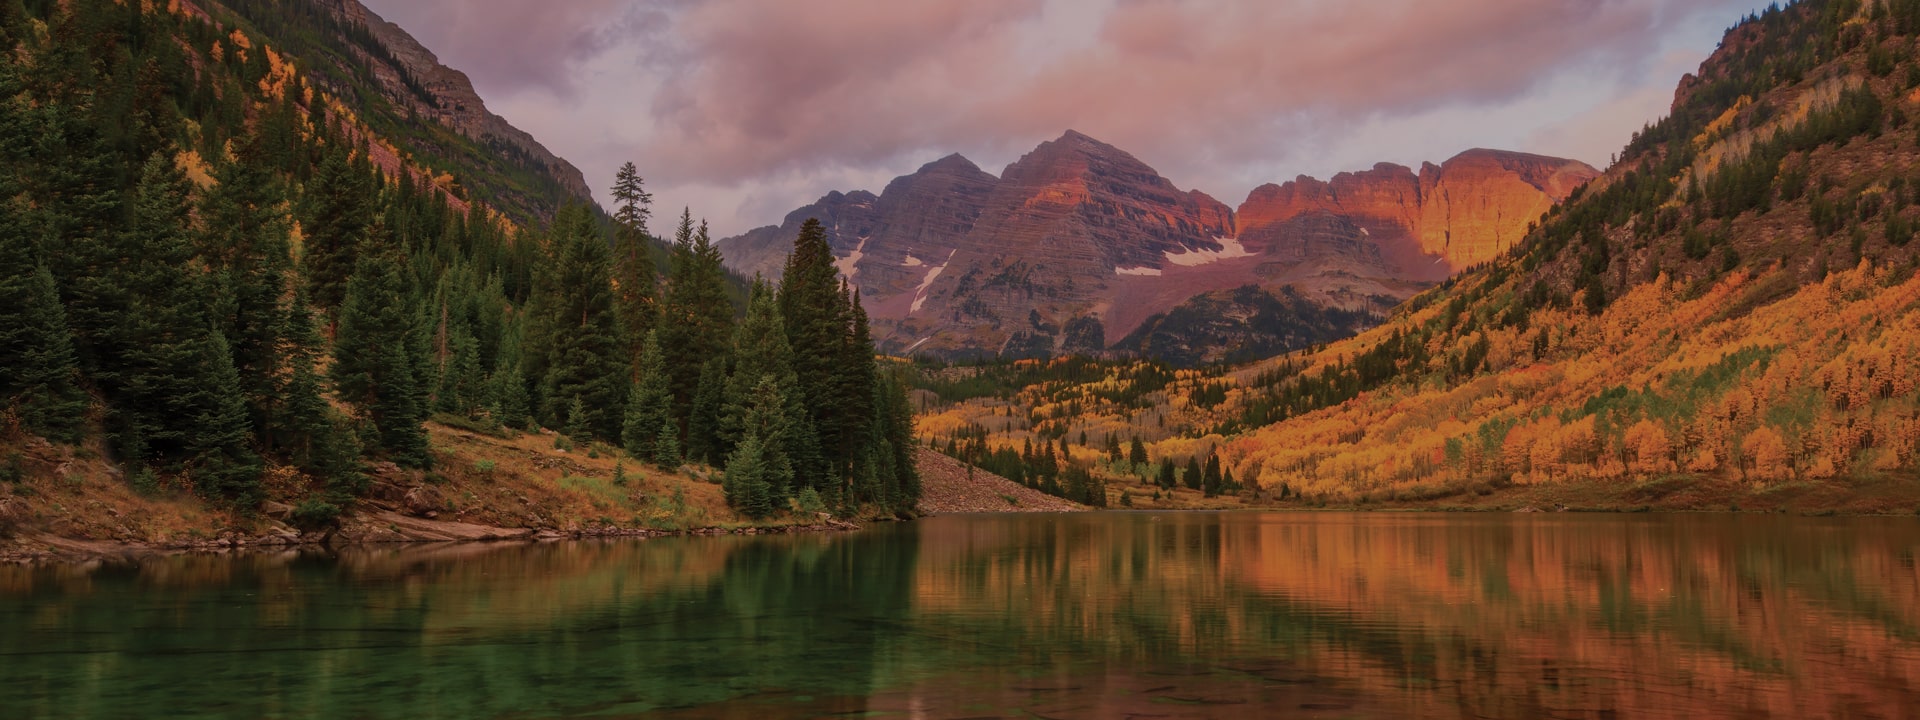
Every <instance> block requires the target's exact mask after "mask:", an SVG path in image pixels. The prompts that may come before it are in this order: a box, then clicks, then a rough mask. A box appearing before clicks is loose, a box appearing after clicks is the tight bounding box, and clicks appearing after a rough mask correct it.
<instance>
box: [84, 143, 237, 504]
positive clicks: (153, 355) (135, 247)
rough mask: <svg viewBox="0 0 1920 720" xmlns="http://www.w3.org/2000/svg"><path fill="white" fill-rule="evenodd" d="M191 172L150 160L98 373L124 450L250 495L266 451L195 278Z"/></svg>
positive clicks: (122, 244)
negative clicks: (119, 301)
mask: <svg viewBox="0 0 1920 720" xmlns="http://www.w3.org/2000/svg"><path fill="white" fill-rule="evenodd" d="M187 188H188V185H187V182H186V179H185V178H184V177H182V176H181V174H180V172H179V171H178V170H177V169H175V168H174V166H173V163H172V162H170V161H169V160H168V159H167V158H165V157H164V156H160V155H156V156H154V157H153V158H152V159H150V160H149V161H148V162H147V164H146V166H145V168H144V170H143V172H142V175H141V181H140V185H139V186H138V188H137V189H136V191H135V193H134V196H133V203H132V205H133V217H132V222H131V223H130V224H129V226H128V228H127V231H126V232H125V233H124V234H122V235H119V236H117V238H116V241H114V243H113V247H114V249H113V250H112V251H110V252H109V253H108V255H109V256H110V257H113V258H115V262H113V263H111V268H110V269H108V270H107V271H106V275H105V276H103V277H101V278H98V281H99V282H100V283H102V284H104V285H110V286H112V287H115V288H118V289H119V291H120V292H121V293H124V294H123V295H122V296H121V297H123V298H125V301H126V304H125V305H124V306H122V307H120V308H118V309H117V310H115V311H112V313H111V314H113V315H114V316H115V317H116V319H117V321H116V322H115V324H114V326H113V328H112V330H111V332H110V333H109V336H110V337H111V338H112V342H110V343H103V344H102V345H101V346H100V358H99V360H98V362H99V365H100V368H99V370H98V371H96V372H95V374H94V377H95V378H96V381H97V382H99V383H100V386H101V391H102V392H103V393H104V394H105V395H106V396H107V398H108V402H109V405H110V406H111V407H112V408H113V412H112V413H111V415H110V419H109V423H108V430H109V433H110V434H111V436H112V437H113V440H114V444H115V446H116V447H117V448H118V449H119V451H120V453H121V455H122V457H123V458H125V459H126V460H128V461H131V462H133V463H136V464H148V463H158V464H161V465H162V466H166V467H173V466H175V465H182V466H185V467H187V468H188V469H189V475H190V476H191V477H193V479H194V481H195V484H196V485H197V487H198V489H199V490H200V491H201V492H202V493H205V494H207V495H211V496H218V497H226V498H231V499H234V500H238V501H240V502H242V503H250V502H251V501H252V500H254V499H256V498H257V496H258V493H259V473H260V459H259V457H258V456H256V455H255V454H254V450H253V448H252V443H251V442H250V441H251V440H252V439H253V436H252V432H251V423H250V420H249V419H248V415H247V406H246V402H245V396H244V394H243V393H242V392H241V389H240V381H239V374H238V373H237V372H236V370H235V369H234V366H233V358H232V356H231V354H230V353H231V349H230V348H229V347H228V346H227V344H226V342H225V338H223V337H222V336H221V335H220V333H219V331H218V330H216V329H214V327H213V325H212V323H211V322H209V319H208V317H207V309H206V305H205V297H206V293H205V289H204V282H203V281H200V280H197V279H196V274H195V270H194V269H193V267H192V262H193V256H192V249H191V245H190V240H189V238H190V237H191V234H190V229H189V226H188V218H189V214H190V206H189V204H188V189H187Z"/></svg>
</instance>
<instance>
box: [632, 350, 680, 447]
mask: <svg viewBox="0 0 1920 720" xmlns="http://www.w3.org/2000/svg"><path fill="white" fill-rule="evenodd" d="M670 382H672V377H671V376H670V375H668V373H667V363H666V357H665V354H664V353H662V352H661V350H660V334H659V332H658V331H655V332H650V333H647V337H646V340H645V342H643V343H642V344H641V351H640V379H639V384H637V385H635V386H634V387H633V392H632V393H631V394H630V395H629V396H628V398H627V408H626V415H625V419H624V421H623V424H622V428H621V432H620V442H621V445H623V446H625V447H626V450H627V453H628V454H630V455H632V456H634V457H635V458H639V459H642V460H646V459H651V458H653V457H654V445H655V444H656V443H657V442H659V438H660V427H661V425H663V424H665V423H666V422H668V421H670V420H672V419H673V415H672V407H673V390H672V388H671V387H670V386H669V385H668V383H670Z"/></svg>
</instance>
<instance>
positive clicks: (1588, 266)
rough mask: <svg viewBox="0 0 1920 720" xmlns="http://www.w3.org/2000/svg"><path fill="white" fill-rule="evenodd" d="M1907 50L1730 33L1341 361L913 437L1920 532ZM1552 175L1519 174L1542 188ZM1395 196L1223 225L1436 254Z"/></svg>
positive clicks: (1744, 28)
mask: <svg viewBox="0 0 1920 720" xmlns="http://www.w3.org/2000/svg"><path fill="white" fill-rule="evenodd" d="M1916 34H1920V3H1915V2H1897V3H1870V4H1863V3H1859V2H1845V1H1842V0H1828V1H1815V0H1807V1H1804V2H1799V3H1794V4H1791V5H1788V6H1786V7H1784V8H1781V7H1773V8H1769V9H1768V10H1767V11H1766V12H1764V13H1761V14H1757V15H1753V16H1750V17H1748V18H1746V19H1745V20H1744V21H1742V22H1741V23H1739V24H1738V25H1737V26H1735V27H1734V28H1732V29H1731V30H1729V31H1728V32H1727V34H1726V36H1725V38H1724V39H1723V40H1722V42H1721V44H1720V48H1719V50H1717V51H1716V52H1715V53H1714V54H1713V55H1712V56H1711V57H1710V58H1708V59H1707V60H1706V61H1705V62H1704V63H1703V64H1702V65H1701V66H1700V69H1699V71H1698V72H1697V73H1695V74H1690V75H1688V76H1686V77H1684V78H1682V79H1681V81H1680V83H1679V87H1678V88H1677V90H1676V92H1675V94H1674V101H1673V105H1672V108H1671V112H1670V114H1669V115H1668V116H1667V117H1666V118H1664V119H1662V120H1660V121H1659V122H1658V123H1655V124H1652V125H1649V126H1647V127H1646V129H1644V130H1643V131H1641V132H1639V133H1636V134H1635V136H1634V137H1633V138H1632V139H1631V141H1630V142H1628V144H1627V145H1626V147H1625V149H1624V150H1623V151H1622V152H1621V153H1620V155H1619V158H1620V159H1619V160H1618V162H1617V163H1616V164H1615V165H1614V166H1613V167H1611V168H1609V169H1608V171H1607V172H1606V173H1605V175H1604V176H1602V177H1600V178H1598V179H1596V180H1594V181H1592V182H1590V183H1588V184H1587V185H1586V186H1584V188H1582V189H1578V190H1575V191H1574V192H1573V193H1572V195H1570V196H1569V198H1568V199H1567V201H1566V202H1564V203H1562V204H1561V205H1560V206H1559V207H1557V208H1555V209H1553V210H1551V211H1549V213H1548V214H1547V216H1546V217H1545V218H1544V219H1543V221H1542V222H1541V224H1540V225H1539V227H1537V228H1535V229H1533V230H1532V231H1531V232H1528V233H1526V234H1525V236H1524V237H1523V238H1521V239H1520V240H1519V241H1518V243H1517V244H1516V245H1515V246H1514V247H1513V248H1512V250H1511V251H1509V252H1499V244H1498V243H1499V238H1497V237H1496V238H1493V239H1492V242H1494V244H1493V245H1491V246H1489V245H1487V244H1486V242H1487V241H1486V240H1485V239H1481V240H1476V241H1475V242H1472V243H1466V244H1465V248H1463V250H1470V251H1469V252H1468V254H1467V255H1464V256H1463V257H1462V258H1461V260H1460V261H1461V262H1464V263H1468V264H1470V265H1471V264H1473V263H1475V262H1478V263H1479V264H1477V265H1472V266H1471V267H1469V268H1468V269H1467V270H1465V271H1464V272H1462V273H1460V274H1458V275H1456V276H1454V277H1453V278H1451V279H1449V280H1447V281H1445V282H1443V283H1441V284H1440V285H1439V286H1438V287H1436V288H1434V289H1431V290H1428V291H1426V292H1423V293H1421V294H1420V295H1418V296H1416V297H1414V298H1412V299H1411V300H1409V301H1408V302H1406V303H1405V304H1403V305H1401V306H1399V307H1397V308H1396V309H1395V310H1394V311H1393V314H1392V316H1391V317H1390V318H1389V319H1388V320H1387V321H1386V322H1385V323H1384V324H1382V325H1381V326H1380V327H1377V328H1374V329H1372V330H1369V331H1367V332H1364V333H1362V334H1360V335H1358V336H1357V337H1354V338H1351V339H1348V340H1343V341H1340V342H1335V343H1332V344H1330V345H1328V346H1325V347H1323V348H1317V349H1314V350H1312V351H1308V352H1296V353H1291V354H1287V355H1284V356H1280V357H1275V358H1271V359H1268V360H1264V361H1260V362H1256V363H1253V364H1250V365H1243V366H1239V367H1233V368H1217V369H1210V370H1208V371H1205V372H1200V373H1194V374H1192V375H1189V376H1187V377H1184V378H1175V379H1168V378H1167V377H1165V376H1164V375H1159V374H1156V373H1155V372H1154V371H1153V370H1152V369H1151V366H1146V365H1143V364H1135V365H1123V366H1119V367H1116V368H1112V369H1110V370H1107V371H1106V372H1104V373H1102V372H1087V371H1084V370H1081V371H1078V372H1077V373H1076V374H1074V375H1072V376H1066V375H1059V376H1056V377H1048V378H1035V380H1036V382H1034V383H1032V384H1030V385H1028V386H1026V387H1025V388H1024V389H1022V388H1017V387H1012V388H1004V389H1002V390H1001V391H1000V392H998V393H997V394H998V396H1000V397H1012V398H1016V399H1017V400H1016V403H1017V404H1020V405H1023V406H1025V407H1026V408H1028V409H1030V410H1031V412H1022V411H1021V410H1018V409H1016V410H1013V411H1011V412H1009V411H1007V409H1006V408H1003V407H999V406H996V405H994V404H992V403H985V402H979V401H963V402H955V403H950V404H947V405H945V406H941V407H939V408H937V409H935V410H933V411H930V412H929V413H927V414H926V415H925V416H923V417H922V419H921V421H922V423H923V424H924V425H925V426H926V427H929V428H945V429H949V430H947V432H949V433H951V434H954V435H957V436H960V437H963V438H974V439H975V440H974V441H975V442H976V443H980V444H982V445H986V446H989V447H1017V446H1019V445H1020V444H1021V443H1022V442H1024V441H1029V440H1034V439H1036V438H1049V437H1052V438H1061V437H1075V436H1079V435H1082V434H1084V435H1088V436H1091V437H1096V438H1098V437H1104V436H1118V437H1122V438H1125V437H1128V436H1137V437H1141V438H1142V439H1143V440H1144V442H1145V443H1146V444H1147V446H1148V447H1150V448H1151V457H1152V458H1153V460H1154V461H1155V462H1159V461H1161V460H1162V459H1171V460H1173V461H1174V462H1183V461H1184V460H1185V458H1187V457H1190V456H1199V457H1204V456H1206V455H1209V454H1215V453H1217V455H1218V456H1219V457H1220V458H1221V460H1222V462H1223V464H1224V466H1225V467H1226V468H1228V469H1231V470H1232V471H1233V474H1234V476H1235V477H1237V478H1241V479H1243V481H1251V482H1250V485H1251V486H1253V487H1254V488H1256V490H1252V491H1250V492H1254V493H1257V494H1258V495H1259V496H1260V497H1263V498H1267V499H1284V500H1286V501H1287V502H1295V503H1305V504H1325V503H1338V504H1360V505H1367V504H1372V503H1426V504H1433V503H1446V504H1456V505H1463V506H1480V507H1492V508H1500V507H1505V508H1515V507H1525V506H1534V507H1546V506H1552V505H1567V506H1584V507H1594V508H1636V507H1640V508H1644V507H1656V508H1713V509H1728V508H1739V509H1754V508H1758V509H1763V510H1773V509H1781V510H1785V509H1808V510H1820V509H1829V510H1830V509H1841V510H1848V511H1855V512H1874V513H1889V512H1893V513H1901V514H1908V513H1912V512H1915V511H1916V510H1920V481H1916V477H1917V471H1920V275H1917V274H1916V270H1920V243H1915V242H1913V240H1914V237H1915V235H1916V234H1917V233H1920V177H1916V176H1915V175H1914V173H1913V167H1914V164H1915V162H1916V161H1917V160H1920V150H1917V149H1916V146H1915V142H1914V137H1915V136H1914V125H1913V124H1912V121H1911V118H1914V117H1916V116H1920V92H1916V90H1915V88H1916V87H1920V62H1916V61H1915V60H1914V58H1915V56H1916V53H1915V49H1916V48H1917V47H1920V37H1916ZM1489 160H1491V158H1486V159H1476V160H1475V161H1474V164H1473V165H1469V166H1467V167H1477V168H1490V167H1493V166H1495V165H1498V164H1499V163H1498V162H1489ZM1502 167H1509V168H1510V167H1511V166H1510V165H1503V166H1502ZM1547 170H1548V168H1545V167H1540V168H1538V169H1537V170H1534V171H1530V172H1523V173H1519V174H1521V175H1522V176H1525V177H1530V178H1532V181H1533V182H1532V183H1529V184H1533V183H1539V184H1536V185H1534V186H1535V187H1538V186H1539V185H1551V184H1553V183H1554V182H1557V181H1556V180H1554V176H1555V175H1556V174H1557V171H1556V172H1547ZM1472 172H1476V173H1479V172H1485V170H1474V171H1472ZM1450 174H1451V171H1450V170H1449V169H1447V168H1446V167H1445V166H1444V165H1443V166H1442V167H1441V168H1440V169H1439V171H1438V172H1436V173H1433V175H1435V181H1434V182H1433V184H1432V187H1434V188H1436V189H1437V188H1440V187H1443V186H1447V185H1449V180H1448V176H1449V175H1450ZM1426 175H1428V173H1426V172H1423V173H1422V178H1421V185H1420V186H1419V187H1423V188H1424V187H1426V180H1425V176H1426ZM1343 187H1344V188H1346V189H1343ZM1414 187H1416V186H1415V185H1413V184H1412V183H1410V182H1409V178H1408V177H1407V175H1406V174H1405V173H1403V172H1400V171H1399V170H1397V169H1393V168H1377V169H1376V170H1375V171H1373V172H1372V173H1370V174H1369V177H1365V178H1362V177H1359V176H1358V175H1356V176H1355V177H1352V178H1349V179H1347V180H1346V181H1344V185H1343V183H1342V181H1340V180H1339V179H1336V180H1335V181H1334V182H1332V183H1328V184H1326V185H1325V186H1324V188H1325V189H1322V188H1323V186H1320V185H1317V184H1315V185H1309V184H1307V183H1304V182H1296V183H1295V185H1294V188H1293V189H1292V190H1291V191H1289V190H1287V188H1286V187H1285V186H1282V187H1279V188H1275V189H1271V190H1266V191H1265V192H1257V193H1256V194H1257V195H1262V196H1263V198H1264V201H1263V203H1262V204H1261V207H1262V208H1277V209H1272V210H1263V211H1262V212H1259V213H1253V212H1248V209H1247V208H1244V207H1243V210H1242V213H1241V220H1242V225H1243V228H1244V227H1245V226H1246V225H1247V224H1249V222H1250V220H1249V218H1252V217H1284V216H1286V215H1287V214H1288V213H1290V212H1292V208H1298V207H1308V208H1314V209H1316V211H1318V210H1323V209H1325V208H1329V207H1334V208H1337V209H1339V210H1341V211H1343V212H1349V213H1352V214H1350V215H1348V216H1346V217H1350V218H1354V217H1357V218H1362V219H1358V220H1353V221H1352V222H1354V223H1355V224H1361V223H1373V225H1371V227H1378V226H1379V225H1380V224H1387V225H1395V226H1398V227H1402V228H1405V227H1412V228H1414V230H1413V231H1412V232H1411V233H1410V236H1411V237H1412V238H1414V239H1415V240H1416V241H1418V242H1422V243H1431V242H1432V240H1431V238H1434V237H1442V238H1444V237H1446V234H1445V232H1442V233H1440V234H1439V235H1437V236H1436V234H1435V233H1433V232H1432V231H1431V228H1432V226H1429V225H1428V224H1427V222H1428V220H1427V218H1430V217H1432V214H1430V213H1428V212H1427V211H1425V210H1424V209H1423V210H1422V212H1420V213H1418V214H1415V213H1412V212H1410V211H1409V210H1408V205H1407V203H1406V202H1405V198H1408V197H1410V196H1411V190H1412V188H1414ZM1364 188H1370V190H1367V191H1365V192H1362V191H1361V190H1362V189H1364ZM1449 195H1450V196H1449V198H1448V207H1450V208H1457V207H1458V206H1459V200H1460V199H1461V198H1462V197H1463V195H1462V194H1461V193H1459V192H1457V191H1453V192H1450V193H1449ZM1423 196H1425V197H1429V198H1431V194H1430V193H1424V192H1423ZM1331 197H1338V198H1343V199H1342V200H1340V201H1338V202H1336V201H1334V200H1329V199H1326V198H1331ZM1471 204H1472V201H1470V202H1469V205H1470V206H1471ZM1482 206H1483V207H1485V206H1488V205H1486V204H1483V205H1482ZM1356 207H1362V208H1366V210H1365V212H1357V213H1355V212H1353V209H1354V208H1356ZM1504 212H1505V211H1502V213H1503V216H1504ZM1446 215H1447V213H1441V216H1443V217H1445V216H1446ZM1452 217H1454V218H1458V217H1459V215H1458V214H1457V213H1456V214H1454V215H1453V216H1452ZM1253 222H1258V221H1253ZM1443 227H1446V228H1447V229H1450V230H1452V243H1451V244H1450V245H1447V246H1446V247H1447V248H1448V249H1449V250H1450V249H1451V248H1452V247H1453V246H1454V245H1462V244H1463V243H1462V242H1461V241H1462V237H1461V235H1462V231H1461V230H1459V229H1454V226H1453V225H1452V224H1451V222H1450V224H1449V225H1447V226H1443ZM1460 227H1471V225H1464V224H1463V225H1461V226H1460ZM1249 235H1250V233H1248V232H1247V231H1246V230H1244V229H1243V231H1242V238H1243V241H1244V240H1245V238H1247V237H1248V236H1249ZM1424 247H1426V248H1429V249H1434V248H1438V247H1440V246H1435V245H1431V244H1427V245H1424ZM1489 251H1491V252H1493V253H1494V254H1493V255H1492V256H1491V257H1490V258H1484V259H1482V260H1475V259H1474V258H1475V255H1474V253H1480V252H1489ZM1088 378H1093V379H1088ZM1043 407H1046V408H1057V407H1065V408H1071V409H1072V411H1071V412H1070V413H1058V412H1053V411H1050V410H1049V411H1045V412H1043V411H1042V408H1043ZM1009 416H1010V417H1013V418H1028V419H1031V421H1030V422H1029V421H1027V420H1018V421H1016V422H1011V423H1010V422H1007V421H1006V420H1005V418H1007V417H1009ZM989 429H991V430H989ZM936 432H938V431H936ZM1109 483H1110V486H1112V485H1119V484H1120V481H1119V480H1117V479H1110V480H1109Z"/></svg>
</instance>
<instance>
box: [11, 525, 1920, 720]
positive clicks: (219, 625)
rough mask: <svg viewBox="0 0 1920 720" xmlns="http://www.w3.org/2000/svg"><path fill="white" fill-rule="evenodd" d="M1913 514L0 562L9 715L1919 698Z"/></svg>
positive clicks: (1879, 702)
mask: <svg viewBox="0 0 1920 720" xmlns="http://www.w3.org/2000/svg"><path fill="white" fill-rule="evenodd" d="M1916 553H1920V521H1917V520H1914V519H1891V518H1887V519H1880V518H1785V517H1770V516H1715V515H1676V516H1658V515H1635V516H1569V515H1440V514H1421V515H1398V514H1293V513H1235V514H1204V513H1194V514H1168V513H1096V514H1080V515H1039V516H952V517H940V518H933V519H929V520H924V521H919V522H914V523H905V524H899V525H890V526H882V527H876V528H873V529H869V530H865V531H861V532H856V533H849V534H841V535H813V536H794V537H784V536H783V537H722V538H684V539H664V540H636V541H608V542H562V543H551V544H540V545H464V546H440V547H410V548H386V549H372V550H356V551H350V552H344V553H341V554H338V555H323V554H311V553H309V554H298V553H288V554H284V555H245V556H238V557H175V558H163V559H154V560H150V561H146V562H143V563H140V564H138V565H135V566H98V565H94V566H41V567H31V568H24V567H14V568H0V717H4V718H42V717H78V718H120V717H169V718H194V717H206V718H296V717H326V718H541V717H605V718H619V717H666V718H708V717H713V718H734V717H738V718H755V719H756V720H767V719H770V718H784V717H915V718H920V717H924V718H961V717H974V718H978V717H1023V718H1024V717H1047V718H1105V717H1127V716H1137V717H1168V718H1181V717H1411V716H1419V717H1460V718H1467V717H1496V718H1506V717H1511V718H1533V717H1596V718H1598V717H1619V718H1633V717H1648V716H1656V717H1657V716H1673V715H1689V716H1695V717H1886V718H1901V717H1920V571H1917V570H1916V568H1915V556H1916Z"/></svg>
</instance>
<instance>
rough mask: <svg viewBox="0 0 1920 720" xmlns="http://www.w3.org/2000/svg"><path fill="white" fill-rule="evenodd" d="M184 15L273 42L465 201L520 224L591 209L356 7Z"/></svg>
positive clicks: (495, 119) (537, 151)
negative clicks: (567, 205) (228, 17)
mask: <svg viewBox="0 0 1920 720" xmlns="http://www.w3.org/2000/svg"><path fill="white" fill-rule="evenodd" d="M181 5H182V7H183V11H184V12H190V13H197V14H199V15H202V16H206V15H208V11H212V12H213V14H214V15H225V14H226V13H229V12H230V13H232V14H233V15H234V16H237V17H236V19H238V20H240V21H241V23H243V25H244V26H247V27H251V28H253V29H255V30H257V31H259V32H260V33H261V34H263V35H266V36H270V37H272V38H273V39H274V41H275V43H276V44H277V45H278V47H279V48H280V51H281V52H284V53H286V54H287V55H288V56H289V57H291V58H295V59H296V63H297V65H298V67H299V70H300V71H301V72H302V73H303V74H304V76H305V78H306V79H307V80H308V81H309V82H311V83H312V84H313V85H314V86H315V87H317V88H319V89H321V90H324V91H326V92H327V93H328V94H330V95H332V96H334V97H336V98H338V99H339V101H340V102H341V103H342V109H343V110H346V111H348V112H351V113H352V114H353V115H355V116H357V117H358V118H359V119H360V120H362V121H364V122H366V123H367V124H368V126H369V129H370V130H372V131H373V133H374V134H376V135H378V136H380V137H382V138H384V139H386V140H387V141H388V142H391V143H393V144H394V145H395V146H396V147H397V148H401V149H403V150H402V152H404V153H405V154H406V155H408V156H410V157H409V158H408V159H409V160H411V161H412V162H413V163H416V164H418V165H419V166H421V167H422V169H424V170H425V171H426V172H428V173H429V174H430V175H431V176H432V177H434V178H435V182H437V183H439V184H440V185H441V186H442V187H443V188H446V189H448V190H451V191H453V192H454V193H455V194H456V195H457V196H459V197H460V198H461V199H462V200H464V199H465V198H466V197H467V196H468V195H469V194H471V195H472V196H473V197H474V199H478V200H481V201H483V202H485V203H486V204H488V205H490V206H492V207H494V208H496V209H497V210H499V211H500V212H503V213H505V214H506V215H507V216H509V217H511V218H513V219H514V220H515V221H516V222H519V223H522V224H526V223H534V222H544V221H545V219H546V218H550V217H552V215H553V212H554V210H555V209H556V208H558V206H559V205H560V204H561V203H562V202H566V201H569V200H571V201H577V202H587V203H592V202H593V200H592V197H593V196H592V191H591V190H590V189H589V188H588V186H587V183H586V179H585V178H584V177H583V176H582V175H581V174H580V170H579V168H576V167H574V166H573V164H572V163H569V162H567V161H566V160H564V159H562V158H560V157H559V156H557V155H554V154H553V152H552V151H549V150H548V149H547V148H546V147H545V146H543V145H541V144H540V142H539V141H538V140H535V139H534V137H533V136H532V135H530V134H528V133H527V132H526V131H524V130H521V129H519V128H516V127H514V126H513V125H511V124H509V123H508V122H507V121H506V120H505V119H503V118H501V117H500V116H499V115H496V114H494V113H493V112H492V111H491V110H488V109H487V104H486V101H484V100H482V99H481V98H480V95H479V94H478V93H477V92H475V90H474V88H473V82H472V81H471V80H469V79H468V78H467V75H466V73H463V72H460V71H459V70H455V69H453V68H449V67H447V66H445V65H442V64H440V61H439V59H438V58H437V57H435V56H434V54H433V52H432V51H430V50H428V49H427V48H426V47H425V46H422V45H421V44H420V42H419V41H418V40H415V39H414V38H413V36H412V35H409V34H408V33H407V31H405V30H403V29H401V28H400V26H398V25H395V24H393V23H390V22H387V21H386V20H385V19H382V18H381V17H380V16H379V15H378V14H376V13H374V12H373V11H372V10H370V9H368V8H367V7H366V6H365V5H362V4H361V3H360V2H359V0H297V1H294V2H284V1H280V0H220V1H219V2H215V0H183V1H182V2H181Z"/></svg>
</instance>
